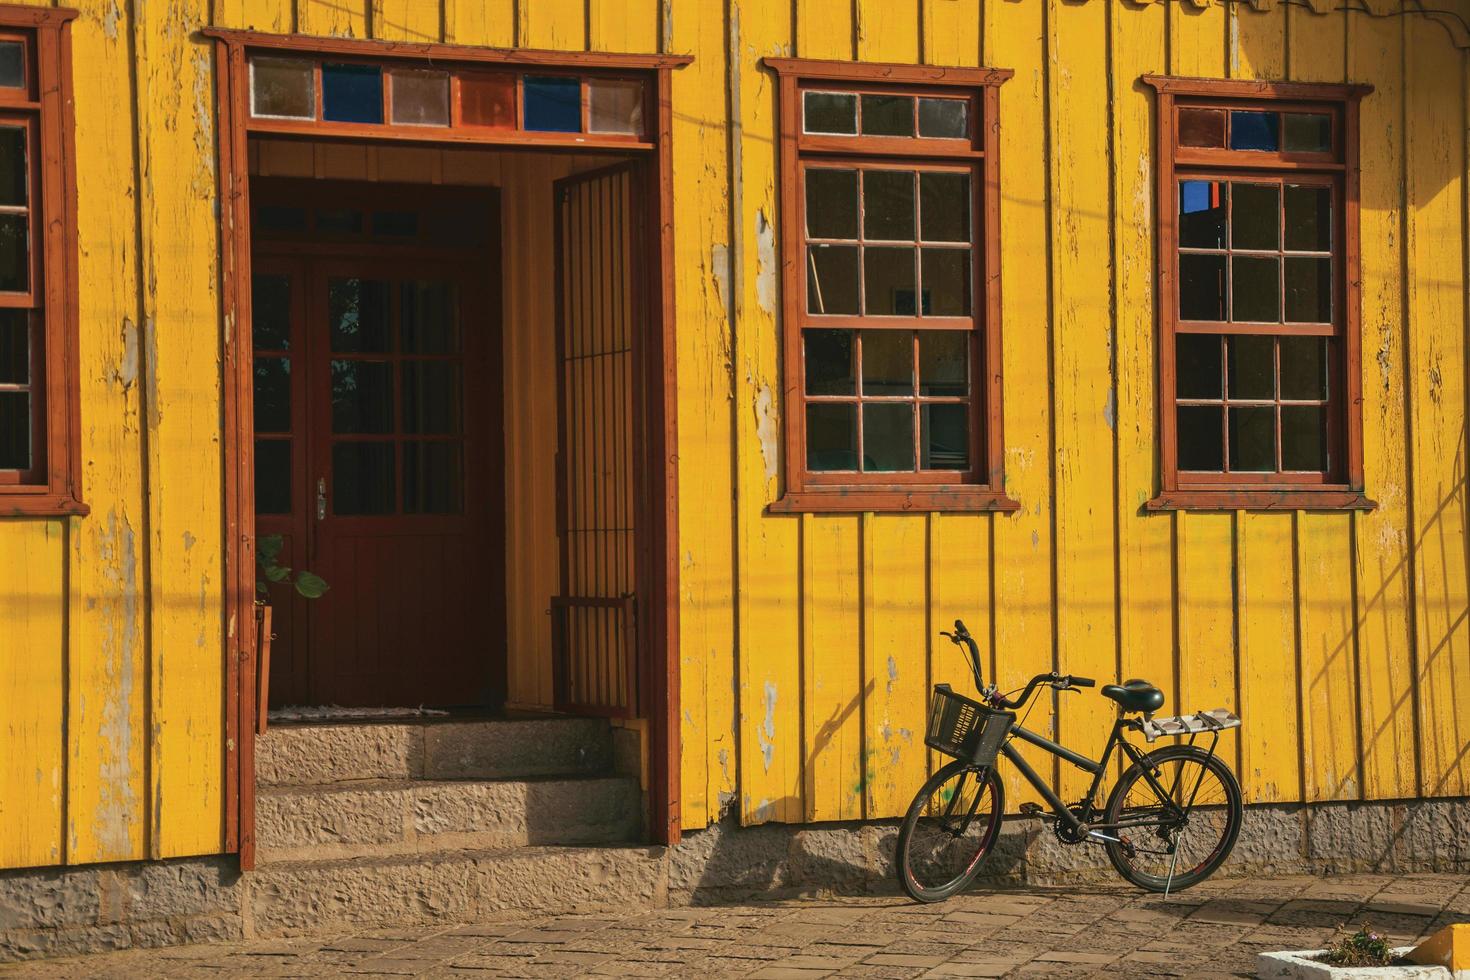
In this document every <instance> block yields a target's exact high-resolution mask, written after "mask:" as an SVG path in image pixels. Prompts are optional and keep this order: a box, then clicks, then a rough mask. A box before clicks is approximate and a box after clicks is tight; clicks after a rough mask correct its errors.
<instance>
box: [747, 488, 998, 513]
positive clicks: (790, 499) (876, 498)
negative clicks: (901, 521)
mask: <svg viewBox="0 0 1470 980" xmlns="http://www.w3.org/2000/svg"><path fill="white" fill-rule="evenodd" d="M1020 508H1021V505H1020V503H1018V502H1017V501H1015V500H1013V499H1011V498H1010V497H1007V496H1006V495H1005V494H1004V493H998V492H996V491H994V490H981V489H971V488H965V489H940V488H937V487H936V488H935V489H932V490H930V489H923V490H880V489H876V488H875V489H872V490H867V489H863V488H860V487H844V488H841V489H832V490H805V491H795V492H790V493H786V494H784V495H783V496H782V497H781V498H780V499H779V500H777V501H775V502H774V503H772V504H771V506H770V512H771V513H773V514H857V513H864V512H874V513H896V514H924V513H930V512H935V511H942V512H949V513H988V512H995V511H998V512H1001V513H1009V512H1011V511H1014V510H1019V509H1020Z"/></svg>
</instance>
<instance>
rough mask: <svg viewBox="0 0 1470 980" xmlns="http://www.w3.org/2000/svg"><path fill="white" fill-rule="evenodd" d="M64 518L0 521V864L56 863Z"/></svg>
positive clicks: (62, 766) (62, 769)
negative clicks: (1, 650)
mask: <svg viewBox="0 0 1470 980" xmlns="http://www.w3.org/2000/svg"><path fill="white" fill-rule="evenodd" d="M65 533H66V532H65V525H64V524H63V523H62V522H60V521H26V522H20V521H0V550H3V552H4V554H5V561H4V562H0V622H3V623H4V624H5V635H6V655H5V656H3V657H0V718H4V722H3V723H0V759H3V760H5V761H4V762H3V763H0V821H4V826H5V827H6V828H7V829H6V832H5V833H4V834H3V835H0V868H24V867H28V866H33V865H49V864H60V863H61V862H62V860H63V857H64V855H65V851H64V845H63V842H62V841H63V838H62V831H63V826H62V806H61V801H62V792H63V789H64V786H63V780H64V779H65V773H66V744H65V739H64V736H65V732H66V724H65V719H66V652H65V649H64V647H63V643H62V623H63V622H64V620H65V609H64V603H65V596H66V588H65V579H64V578H63V572H62V569H63V568H64V566H65V558H66V555H65V552H64V547H65V544H64V540H63V539H64V537H65Z"/></svg>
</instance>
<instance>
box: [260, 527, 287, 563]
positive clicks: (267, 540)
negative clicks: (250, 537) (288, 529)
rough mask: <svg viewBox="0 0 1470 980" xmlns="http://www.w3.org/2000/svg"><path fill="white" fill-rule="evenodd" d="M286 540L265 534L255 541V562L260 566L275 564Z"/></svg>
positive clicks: (276, 535) (279, 536)
mask: <svg viewBox="0 0 1470 980" xmlns="http://www.w3.org/2000/svg"><path fill="white" fill-rule="evenodd" d="M285 543H286V539H285V538H283V537H281V535H279V534H266V535H262V536H261V537H258V538H256V539H255V560H256V561H258V562H260V563H261V564H262V565H273V564H275V561H276V558H277V556H279V555H280V553H281V548H283V547H284V546H285Z"/></svg>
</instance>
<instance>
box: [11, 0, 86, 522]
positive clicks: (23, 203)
mask: <svg viewBox="0 0 1470 980" xmlns="http://www.w3.org/2000/svg"><path fill="white" fill-rule="evenodd" d="M12 11H15V13H12ZM70 16H72V15H71V14H69V13H66V12H62V11H56V12H54V16H44V17H41V18H40V19H39V23H38V22H37V18H36V17H34V16H32V14H31V13H30V12H29V11H28V10H27V11H24V12H22V11H21V8H0V513H11V514H14V513H20V514H61V513H71V514H79V513H85V512H86V508H85V507H84V506H83V505H82V504H81V503H80V501H79V500H78V499H77V491H78V487H77V485H76V483H77V476H78V466H77V464H76V456H77V451H76V446H75V445H74V443H73V442H72V439H71V434H72V432H73V431H74V426H75V421H76V420H75V413H76V407H75V406H76V375H75V371H76V367H75V361H74V359H75V349H74V348H75V330H76V304H75V299H74V295H75V294H74V289H75V284H74V282H73V281H72V277H71V263H72V261H73V258H72V256H71V255H69V253H68V251H67V249H68V247H69V243H70V242H71V240H72V235H71V229H72V228H73V227H74V225H73V216H72V211H73V208H72V199H73V195H74V188H72V187H71V186H69V183H68V180H67V167H66V160H67V156H68V154H69V153H70V150H71V134H70V128H71V127H70V117H69V115H68V113H69V106H70V101H69V97H68V96H67V95H66V92H67V90H68V89H69V79H67V78H65V77H64V76H63V74H62V66H63V64H65V62H66V59H65V58H64V57H63V51H64V49H65V47H66V45H67V44H68V42H69V38H68V36H67V27H66V25H67V23H68V20H69V18H70ZM8 19H9V20H11V21H12V22H14V23H16V24H17V25H19V24H21V23H24V24H26V25H27V26H26V27H25V28H24V29H22V28H21V27H19V26H16V27H14V28H10V27H6V26H5V24H6V21H7V20H8Z"/></svg>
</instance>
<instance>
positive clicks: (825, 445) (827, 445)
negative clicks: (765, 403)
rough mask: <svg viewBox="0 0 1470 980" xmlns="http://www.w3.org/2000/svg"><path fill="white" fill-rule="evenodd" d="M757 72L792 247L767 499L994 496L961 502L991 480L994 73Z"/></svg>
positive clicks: (809, 66)
mask: <svg viewBox="0 0 1470 980" xmlns="http://www.w3.org/2000/svg"><path fill="white" fill-rule="evenodd" d="M774 66H775V67H776V68H777V70H778V71H781V72H782V73H783V81H784V82H785V88H784V89H783V93H782V95H783V102H784V104H785V106H786V107H787V111H786V113H785V116H784V117H783V118H784V121H785V123H786V125H787V129H788V130H789V131H786V132H783V151H784V152H786V153H787V154H788V156H789V158H788V159H786V160H783V165H784V167H785V173H784V175H783V194H784V197H783V204H784V205H785V207H786V209H787V210H786V211H785V213H786V214H788V215H790V216H791V217H789V218H788V219H787V221H788V223H789V227H787V228H786V229H785V239H784V244H785V247H786V248H787V249H789V250H790V252H791V254H792V256H794V257H797V258H796V259H795V261H792V259H791V258H788V260H787V263H786V268H787V269H788V271H789V278H788V281H787V297H786V304H787V306H786V309H787V328H786V329H787V337H786V347H785V349H786V354H787V372H788V382H787V386H786V390H787V392H788V396H789V397H788V402H787V403H786V405H785V412H786V426H787V449H788V453H789V456H788V460H787V474H786V475H787V488H786V489H787V493H786V497H784V498H783V501H782V503H783V504H784V505H786V506H789V507H791V508H792V509H820V508H821V507H822V506H823V503H822V501H823V499H825V500H827V501H828V502H829V503H830V501H834V500H837V499H842V500H845V501H849V502H850V503H851V506H858V505H859V504H861V505H863V506H872V507H877V508H881V507H883V506H886V505H889V504H890V503H891V504H892V505H893V506H910V505H915V501H914V499H913V498H914V495H915V494H921V495H923V496H924V497H925V500H924V501H923V502H922V505H924V506H928V505H929V504H930V503H932V502H933V501H932V498H933V497H935V496H936V495H937V494H941V493H943V492H944V490H945V489H946V488H948V487H959V488H961V489H962V490H967V491H969V492H970V494H971V495H972V496H970V497H956V498H954V501H953V502H954V505H955V506H976V507H979V506H998V505H1000V502H999V501H989V502H988V503H987V502H985V501H979V500H977V499H975V497H974V496H973V494H974V493H975V492H976V491H986V490H989V489H991V484H992V482H993V480H994V476H993V475H994V474H998V472H999V466H998V459H996V458H994V454H996V453H998V450H999V438H998V431H995V430H994V426H993V422H994V415H995V414H998V413H993V412H992V409H994V408H996V407H998V406H997V405H996V401H997V400H998V395H999V388H998V385H992V384H990V383H989V382H988V378H989V372H987V369H986V365H988V364H990V363H992V358H993V357H994V356H995V352H996V349H997V346H996V343H995V342H993V341H992V340H991V339H990V335H991V329H990V328H994V327H997V326H998V324H996V322H995V320H996V317H995V315H994V309H993V307H992V303H993V301H995V300H996V299H998V297H995V296H994V295H993V289H992V290H987V287H986V284H987V282H993V277H992V276H988V275H987V273H986V270H987V267H988V266H987V263H988V262H990V261H991V260H992V259H994V258H995V256H993V255H992V254H991V246H990V245H989V243H988V241H987V237H988V236H989V235H993V234H994V230H995V229H994V227H993V224H992V222H993V220H994V217H993V209H991V208H987V203H989V202H987V201H986V199H985V187H986V178H987V174H988V173H989V172H990V171H989V169H988V168H989V167H991V166H993V165H994V153H995V148H994V145H993V142H994V141H993V139H992V140H990V141H989V142H990V143H991V145H987V138H986V137H987V136H991V137H993V129H990V128H987V127H986V126H985V125H984V124H983V120H984V118H985V115H986V113H987V112H993V111H994V97H993V91H994V89H993V85H994V84H995V83H996V82H997V81H999V80H1003V77H1004V76H1000V77H999V78H993V77H991V76H990V75H989V74H987V73H983V72H977V73H975V74H976V75H977V76H981V82H980V84H975V81H974V79H970V80H968V81H969V84H956V85H954V86H953V87H933V86H921V85H904V84H891V83H889V84H884V85H872V84H869V83H866V82H864V81H860V80H855V79H853V78H852V77H850V76H849V77H842V78H839V77H833V75H832V73H831V72H832V71H833V70H834V69H832V68H831V66H824V65H821V63H812V62H784V61H782V62H774ZM813 66H820V69H816V68H814V67H813ZM851 70H852V66H847V71H849V72H851ZM808 71H811V72H813V76H811V77H793V75H796V76H800V75H801V74H804V73H805V72H808ZM819 71H820V73H819ZM888 77H889V78H891V77H892V76H891V75H890V76H888ZM987 85H990V86H992V87H987ZM792 185H794V186H792ZM994 489H997V490H998V489H999V488H998V487H996V488H994ZM824 494H825V495H826V496H825V498H824V497H823V496H822V495H824ZM838 506H842V505H838Z"/></svg>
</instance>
